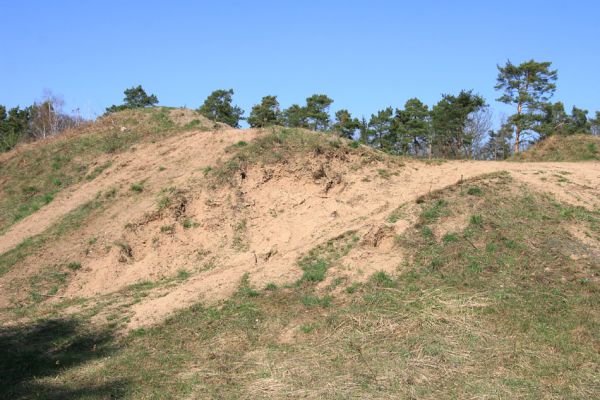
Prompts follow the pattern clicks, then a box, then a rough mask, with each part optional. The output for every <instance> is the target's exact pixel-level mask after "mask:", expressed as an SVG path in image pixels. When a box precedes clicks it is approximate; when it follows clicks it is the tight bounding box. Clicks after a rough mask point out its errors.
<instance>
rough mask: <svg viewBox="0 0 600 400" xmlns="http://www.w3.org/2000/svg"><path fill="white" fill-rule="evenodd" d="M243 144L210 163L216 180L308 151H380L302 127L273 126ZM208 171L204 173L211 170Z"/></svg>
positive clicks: (371, 154)
mask: <svg viewBox="0 0 600 400" xmlns="http://www.w3.org/2000/svg"><path fill="white" fill-rule="evenodd" d="M243 143H245V144H242V145H240V143H237V144H235V145H232V146H229V148H228V149H227V151H228V152H229V153H231V156H230V157H229V158H228V159H226V160H224V161H222V162H221V163H220V164H219V165H217V166H215V167H210V168H211V169H210V170H209V171H208V172H210V173H211V176H212V178H213V179H214V180H215V184H218V183H219V184H222V183H227V182H229V183H233V182H235V179H236V178H237V177H238V176H240V175H241V174H242V173H245V171H246V169H247V168H248V166H250V165H255V164H258V165H272V164H277V163H280V162H283V161H289V160H290V159H291V158H297V157H302V156H304V155H306V154H310V153H313V154H333V153H338V152H353V153H356V154H361V155H363V156H365V157H371V158H378V159H380V158H381V157H383V156H381V155H380V154H379V153H377V152H375V151H373V150H371V149H368V148H366V147H364V146H362V147H358V148H356V147H355V146H350V144H351V143H352V142H350V141H346V140H344V141H341V140H339V139H337V138H335V137H333V136H331V135H324V134H320V133H317V132H309V131H306V130H303V129H290V128H280V127H273V128H270V132H268V133H265V134H263V135H261V136H259V137H258V138H256V139H254V140H252V141H250V142H248V143H246V142H243ZM208 172H206V173H205V175H206V174H207V173H208Z"/></svg>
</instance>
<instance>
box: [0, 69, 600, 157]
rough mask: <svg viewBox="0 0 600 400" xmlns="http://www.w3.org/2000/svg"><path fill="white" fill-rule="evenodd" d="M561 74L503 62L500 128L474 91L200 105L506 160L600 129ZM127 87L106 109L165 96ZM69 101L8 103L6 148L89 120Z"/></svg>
mask: <svg viewBox="0 0 600 400" xmlns="http://www.w3.org/2000/svg"><path fill="white" fill-rule="evenodd" d="M557 76H558V74H557V71H556V70H552V69H551V63H550V62H536V61H534V60H530V61H527V62H524V63H522V64H520V65H514V64H512V63H511V62H510V61H508V62H507V63H506V65H504V66H499V67H498V78H497V85H496V87H495V88H496V89H497V90H498V91H499V92H500V94H501V96H500V97H499V98H498V99H497V100H498V101H500V102H503V103H506V104H509V105H512V106H513V107H514V110H515V112H514V114H513V115H511V116H510V117H508V118H506V119H505V120H504V121H502V124H501V126H500V128H499V129H497V130H493V129H491V127H492V114H491V111H490V107H489V105H488V104H487V103H486V101H485V99H484V98H483V97H481V96H480V95H478V94H476V93H473V91H471V90H462V91H461V92H459V93H458V94H455V95H451V94H445V95H442V98H441V99H440V100H439V101H438V102H437V103H436V104H435V105H433V106H432V107H429V106H428V105H427V104H424V103H423V102H422V101H420V100H419V99H417V98H411V99H409V100H408V101H406V103H405V104H404V106H403V107H402V108H394V107H387V108H385V109H383V110H379V111H377V112H376V113H374V114H372V115H371V116H370V118H369V119H368V120H367V119H366V118H364V117H362V118H360V119H359V118H356V117H353V116H352V114H351V113H350V111H348V110H346V109H342V110H339V111H337V112H336V113H335V115H334V117H333V119H332V118H331V115H330V112H329V110H330V106H331V105H332V104H333V99H331V98H330V97H328V96H327V95H324V94H314V95H312V96H310V97H308V98H307V99H306V102H305V104H303V105H299V104H293V105H291V106H290V107H288V108H286V109H281V108H280V105H279V102H278V100H277V96H273V95H269V96H265V97H263V98H262V100H261V101H260V103H259V104H256V105H254V106H253V107H252V109H251V111H250V113H249V115H248V117H247V118H244V111H243V110H242V109H241V108H240V107H238V106H236V105H234V104H233V95H234V91H233V90H232V89H229V90H215V91H214V92H213V93H211V94H210V95H209V96H208V97H207V98H206V100H205V101H204V103H203V104H202V106H201V107H200V108H199V109H198V111H199V112H200V113H201V114H202V115H204V116H206V117H207V118H209V119H211V120H213V121H215V122H222V123H225V124H228V125H230V126H232V127H236V128H237V127H239V126H240V122H241V121H242V120H246V121H247V123H248V125H249V126H250V127H252V128H264V127H269V126H284V127H290V128H306V129H310V130H314V131H322V132H334V133H336V134H339V135H341V136H343V137H346V138H348V139H353V140H358V141H360V142H362V143H364V144H367V145H370V146H372V147H374V148H377V149H380V150H383V151H386V152H389V153H392V154H397V155H412V156H417V157H426V156H427V157H441V158H476V159H505V158H507V157H509V156H510V155H511V154H513V153H515V152H519V151H520V150H521V149H522V148H523V147H525V146H527V145H528V144H530V143H532V142H533V141H534V140H541V139H544V138H546V137H548V136H551V135H572V134H596V135H598V134H600V112H596V114H595V117H588V111H587V110H583V109H580V108H577V107H573V108H572V110H571V112H570V113H567V112H566V110H565V107H564V105H563V103H561V102H556V103H552V102H551V101H550V98H551V97H552V96H553V94H554V92H555V90H556V80H557ZM124 93H125V98H124V103H123V104H121V105H113V106H111V107H108V108H107V109H106V113H112V112H117V111H121V110H125V109H134V108H143V107H152V106H154V105H156V104H158V98H157V97H156V96H155V95H153V94H152V95H148V94H147V93H146V92H145V91H144V89H143V88H142V87H141V86H137V87H132V88H129V89H126V90H125V92H124ZM61 106H62V103H61V102H60V101H59V100H58V99H57V98H56V97H52V96H47V98H46V100H45V101H43V102H41V103H35V104H33V105H32V106H30V107H27V108H25V109H20V108H19V107H15V108H13V109H11V110H8V111H7V110H6V108H5V107H3V106H0V150H1V151H7V150H10V149H11V148H12V147H14V146H15V145H16V144H17V143H18V142H19V141H23V140H35V139H39V138H44V137H47V136H50V135H54V134H57V133H59V132H61V131H62V130H64V129H66V128H69V127H72V126H75V125H77V124H78V123H80V122H81V121H82V119H81V118H79V117H76V116H72V115H67V114H65V113H63V112H62V109H61Z"/></svg>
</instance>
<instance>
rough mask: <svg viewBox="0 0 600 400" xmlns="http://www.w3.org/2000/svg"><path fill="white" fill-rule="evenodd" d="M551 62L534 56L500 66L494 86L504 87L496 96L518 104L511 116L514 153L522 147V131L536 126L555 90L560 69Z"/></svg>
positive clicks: (501, 100)
mask: <svg viewBox="0 0 600 400" xmlns="http://www.w3.org/2000/svg"><path fill="white" fill-rule="evenodd" d="M551 65H552V63H551V62H547V61H545V62H537V61H534V60H529V61H526V62H523V63H521V64H519V65H514V64H513V63H511V62H510V60H509V61H507V62H506V65H505V66H503V67H501V66H498V77H497V84H496V86H495V88H496V90H500V91H502V96H500V97H499V98H498V99H497V100H498V101H500V102H502V103H505V104H512V105H514V106H515V107H516V113H515V114H513V115H512V116H511V118H510V122H511V123H512V124H513V125H514V126H515V144H514V151H515V153H518V152H519V150H520V145H521V135H522V134H524V133H527V132H529V131H532V130H533V128H534V127H535V125H536V123H537V120H538V119H537V113H538V111H539V110H540V109H541V108H542V107H543V106H544V104H545V103H546V102H547V101H548V100H549V99H550V97H552V95H553V94H554V92H555V90H556V85H555V82H556V79H557V78H558V72H557V71H556V70H552V69H550V66H551Z"/></svg>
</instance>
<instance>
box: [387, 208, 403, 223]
mask: <svg viewBox="0 0 600 400" xmlns="http://www.w3.org/2000/svg"><path fill="white" fill-rule="evenodd" d="M405 206H406V204H402V205H400V206H399V207H397V208H396V209H394V211H392V212H391V214H390V215H389V216H388V217H387V219H386V221H387V222H389V223H391V224H395V223H396V222H398V221H399V220H401V219H404V218H406V213H405V210H404V208H405Z"/></svg>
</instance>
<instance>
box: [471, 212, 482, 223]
mask: <svg viewBox="0 0 600 400" xmlns="http://www.w3.org/2000/svg"><path fill="white" fill-rule="evenodd" d="M469 222H470V223H471V224H472V225H483V217H482V216H481V215H480V214H473V215H471V218H470V219H469Z"/></svg>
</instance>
